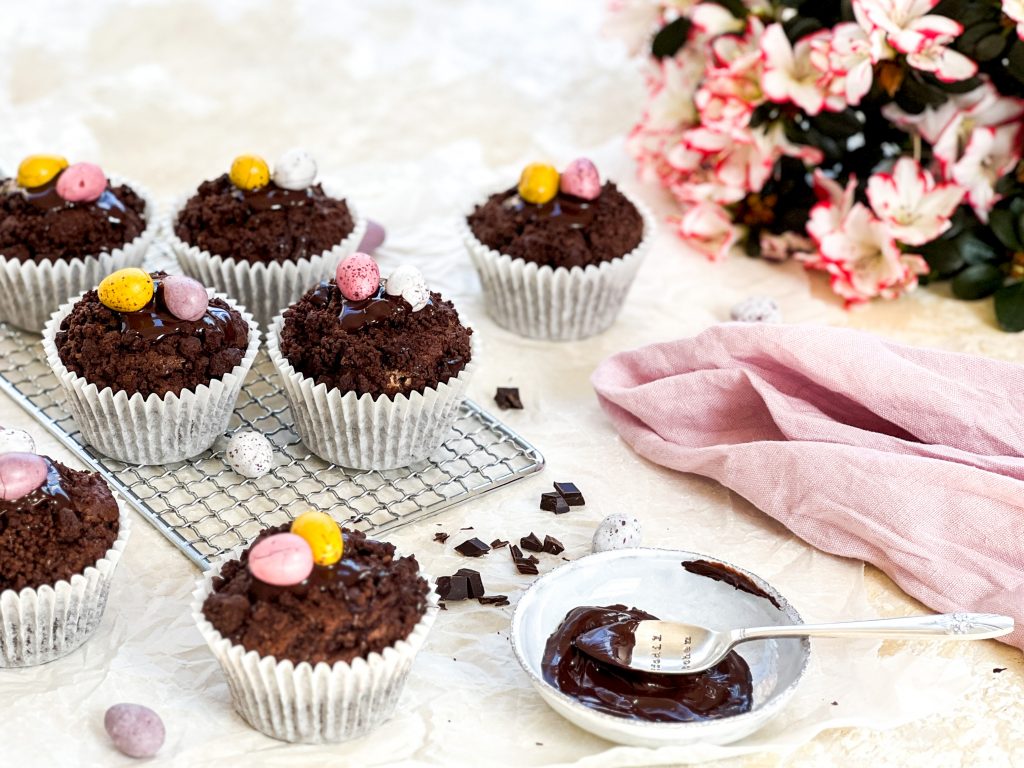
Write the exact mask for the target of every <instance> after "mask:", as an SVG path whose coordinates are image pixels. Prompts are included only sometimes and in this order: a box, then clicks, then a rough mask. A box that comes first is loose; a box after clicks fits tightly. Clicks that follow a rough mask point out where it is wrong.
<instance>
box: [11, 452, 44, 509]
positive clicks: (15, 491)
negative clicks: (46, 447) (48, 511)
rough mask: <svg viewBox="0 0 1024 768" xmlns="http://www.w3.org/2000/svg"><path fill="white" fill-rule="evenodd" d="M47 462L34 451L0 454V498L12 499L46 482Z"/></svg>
mask: <svg viewBox="0 0 1024 768" xmlns="http://www.w3.org/2000/svg"><path fill="white" fill-rule="evenodd" d="M49 471H50V466H49V464H47V463H46V459H44V458H43V457H42V456H37V455H36V454H34V453H3V454H0V499H3V500H4V501H14V500H15V499H20V498H21V497H22V496H27V495H28V494H30V493H32V491H34V490H36V489H37V488H41V487H42V485H43V483H45V482H46V475H47V474H48V473H49Z"/></svg>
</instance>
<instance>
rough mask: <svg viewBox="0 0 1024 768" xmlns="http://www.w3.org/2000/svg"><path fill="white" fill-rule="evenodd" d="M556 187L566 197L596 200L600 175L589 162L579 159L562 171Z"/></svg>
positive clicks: (599, 189) (599, 190)
mask: <svg viewBox="0 0 1024 768" xmlns="http://www.w3.org/2000/svg"><path fill="white" fill-rule="evenodd" d="M558 186H559V189H561V190H562V192H563V193H564V194H566V195H572V196H573V197H578V198H581V199H583V200H596V199H597V197H598V196H599V195H600V194H601V174H599V173H598V172H597V166H596V165H594V164H593V163H592V162H590V160H588V159H587V158H585V157H580V158H577V159H576V160H573V161H572V162H571V163H569V166H568V167H567V168H566V169H565V170H564V171H562V175H561V177H560V179H559V182H558Z"/></svg>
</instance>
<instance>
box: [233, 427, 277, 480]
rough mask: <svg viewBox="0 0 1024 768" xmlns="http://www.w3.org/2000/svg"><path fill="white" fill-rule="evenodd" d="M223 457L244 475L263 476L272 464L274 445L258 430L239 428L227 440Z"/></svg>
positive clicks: (236, 470)
mask: <svg viewBox="0 0 1024 768" xmlns="http://www.w3.org/2000/svg"><path fill="white" fill-rule="evenodd" d="M224 459H225V461H227V463H228V466H230V467H231V468H232V469H233V470H235V472H237V473H238V474H240V475H243V476H245V477H251V478H257V477H263V476H264V475H265V474H267V472H269V471H270V468H271V467H273V466H274V446H272V445H271V444H270V441H269V440H267V438H266V437H264V436H263V435H261V434H260V433H259V432H253V431H252V430H248V429H245V430H240V431H238V432H235V434H233V435H232V436H231V439H230V440H229V441H228V447H227V450H226V451H225V452H224Z"/></svg>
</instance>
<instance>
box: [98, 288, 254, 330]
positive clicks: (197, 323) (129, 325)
mask: <svg viewBox="0 0 1024 768" xmlns="http://www.w3.org/2000/svg"><path fill="white" fill-rule="evenodd" d="M152 277H153V298H152V299H151V300H150V302H149V304H147V305H146V306H144V307H143V308H142V309H140V310H138V311H136V312H119V313H118V314H119V315H120V318H121V333H128V332H131V333H137V334H138V335H139V336H141V337H142V338H144V339H146V340H147V341H159V340H160V339H162V338H164V337H166V336H171V335H173V334H176V333H187V334H191V335H195V334H196V333H197V332H204V331H219V332H221V333H223V334H224V340H225V343H226V344H228V345H229V346H242V345H243V344H247V343H248V339H239V338H238V335H239V334H238V328H237V327H236V324H235V323H233V322H232V319H231V311H230V310H229V309H227V308H226V307H218V306H214V305H213V304H210V305H209V306H208V307H207V308H206V314H204V315H203V316H202V317H201V318H199V319H198V320H182V319H180V318H177V317H175V316H174V315H172V314H171V313H170V311H168V309H167V304H166V303H165V302H164V296H163V278H164V277H166V274H165V273H163V272H157V273H155V274H154V275H153V276H152Z"/></svg>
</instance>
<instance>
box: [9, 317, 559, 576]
mask: <svg viewBox="0 0 1024 768" xmlns="http://www.w3.org/2000/svg"><path fill="white" fill-rule="evenodd" d="M275 376H276V372H275V371H274V367H273V364H272V363H271V362H270V359H269V358H268V357H267V356H266V353H265V352H262V351H261V352H260V353H259V355H258V356H257V358H256V362H255V364H254V365H253V369H252V371H251V372H250V374H249V378H248V380H247V382H246V385H245V386H244V387H243V390H242V394H241V396H240V398H239V401H238V404H237V406H236V408H235V413H234V415H233V416H232V421H231V424H230V425H229V432H233V431H234V430H235V429H238V428H240V427H245V426H247V427H250V428H252V429H255V430H257V431H259V432H262V433H263V434H265V435H266V436H267V437H268V438H269V439H270V441H271V442H272V443H273V444H274V447H275V449H276V458H277V461H276V464H275V466H274V468H273V470H272V471H271V472H270V473H269V474H267V475H265V476H264V477H261V478H259V479H256V480H247V479H245V478H243V477H241V476H240V475H237V474H235V472H234V471H232V470H231V469H230V467H228V465H227V463H226V462H225V461H224V459H223V450H224V446H225V444H226V437H222V438H220V439H219V440H218V441H217V443H216V444H214V446H213V447H212V448H211V449H210V450H209V451H206V452H205V453H203V454H201V455H200V456H198V457H197V458H195V459H192V460H190V461H187V462H180V463H177V464H173V465H168V466H154V467H139V466H134V465H128V464H123V463H121V462H119V461H115V460H113V459H109V458H107V457H105V456H102V455H100V454H98V453H95V452H94V451H93V450H92V449H91V448H90V447H89V446H88V445H86V444H85V443H83V442H82V440H81V435H80V434H79V433H78V431H77V430H76V428H75V425H74V422H73V421H72V419H71V417H70V415H69V414H68V413H67V412H66V411H65V409H64V408H63V406H62V404H61V391H60V389H59V385H58V383H57V380H56V378H55V377H54V376H53V374H52V373H51V371H50V369H49V367H48V366H47V364H46V361H45V359H44V357H43V354H42V348H41V344H40V337H39V336H37V335H34V334H29V333H25V332H23V331H19V330H17V329H15V328H12V327H10V326H8V325H6V324H4V323H0V390H3V391H4V392H6V393H7V394H8V395H10V396H11V397H12V398H13V399H14V400H15V402H17V403H18V404H19V405H21V406H22V407H23V408H24V409H25V410H26V411H28V413H29V414H31V415H32V416H33V417H34V418H35V419H36V420H37V421H38V422H39V423H40V424H41V425H42V426H43V427H44V428H46V429H47V430H48V431H49V432H50V433H51V434H53V435H54V436H55V437H56V438H57V439H58V440H59V441H60V442H61V443H63V444H64V445H65V446H66V447H67V448H68V449H69V450H70V451H71V452H72V453H74V454H75V455H76V456H77V457H78V458H80V459H81V460H82V461H83V462H84V463H85V464H86V465H87V466H89V467H90V468H91V469H94V470H95V471H97V472H99V473H100V474H102V475H103V476H104V478H106V480H107V482H108V483H109V484H110V485H111V487H113V488H114V489H115V490H116V491H117V492H118V493H119V494H120V495H121V496H122V497H123V498H124V499H125V501H127V502H128V504H130V505H131V506H132V507H133V508H135V509H136V510H137V511H138V512H139V514H141V515H142V516H143V517H145V518H146V519H147V520H149V522H150V523H152V524H153V525H154V526H155V527H156V528H157V530H159V531H160V532H161V533H162V534H163V535H164V536H166V537H167V538H168V539H169V540H170V541H171V542H172V543H173V544H174V545H175V546H176V547H178V548H179V549H180V550H181V551H182V552H184V553H185V555H186V556H188V558H189V559H191V560H192V561H193V562H194V563H195V564H196V565H198V566H199V567H200V568H203V569H205V568H207V567H208V566H209V564H210V560H211V559H214V558H216V557H217V556H218V555H220V554H222V553H224V552H227V551H229V550H231V549H234V548H235V547H237V546H238V545H240V544H243V543H245V542H247V541H249V540H251V539H252V538H253V537H255V535H256V534H257V533H258V532H259V531H260V530H262V529H263V528H266V527H268V526H272V525H279V524H281V523H283V522H286V521H287V520H289V519H291V518H293V517H294V516H295V515H297V514H301V513H302V512H304V511H306V510H308V509H319V510H323V511H325V512H328V513H330V514H332V515H334V517H335V518H336V519H338V520H340V521H341V522H343V523H344V524H346V525H348V526H350V527H355V528H359V529H360V530H364V531H374V532H377V533H380V532H383V531H387V530H391V529H394V528H397V527H400V526H403V525H407V524H409V523H413V522H416V521H417V520H422V519H423V518H426V517H429V516H432V515H435V514H437V513H439V512H442V511H443V510H445V509H448V508H450V507H452V506H454V505H456V504H460V503H462V502H464V501H468V500H469V499H472V498H475V497H477V496H479V495H481V494H483V493H486V492H487V491H490V490H494V489H495V488H499V487H501V486H503V485H507V484H508V483H511V482H514V481H515V480H518V479H520V478H522V477H525V476H526V475H529V474H532V473H534V472H537V471H539V470H541V469H542V468H543V466H544V457H543V456H542V455H541V453H540V452H539V451H538V450H537V449H536V448H534V447H533V446H532V445H530V443H528V442H527V441H525V440H524V439H523V438H521V437H520V436H519V435H517V434H516V433H515V432H513V431H512V430H511V429H509V428H508V427H507V426H505V425H504V424H502V423H501V422H500V421H498V420H497V419H496V418H494V417H493V416H492V415H491V414H489V413H487V412H486V411H484V410H483V409H482V408H480V406H478V405H476V403H473V402H472V401H469V400H467V401H465V402H464V403H463V406H462V411H461V413H460V415H459V417H458V419H457V420H456V422H455V425H454V427H453V430H452V434H451V435H450V436H449V438H448V440H447V441H446V442H445V443H444V445H442V446H441V447H440V448H439V449H438V450H437V451H436V452H435V453H434V455H433V456H431V458H430V459H429V460H428V461H425V462H422V463H420V464H418V465H414V466H412V467H407V468H403V469H397V470H388V471H384V472H376V471H369V472H366V471H356V470H348V469H343V468H341V467H337V466H334V465H332V464H328V463H327V462H325V461H323V460H322V459H319V458H317V457H316V456H313V455H312V454H310V453H309V452H308V451H307V450H306V448H305V446H303V445H302V443H301V442H300V441H299V437H298V435H297V434H296V433H295V432H294V430H293V429H292V422H291V417H290V414H289V412H288V403H287V400H286V399H285V397H284V393H283V391H282V390H281V388H280V387H279V386H278V385H277V383H276V380H275Z"/></svg>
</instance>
